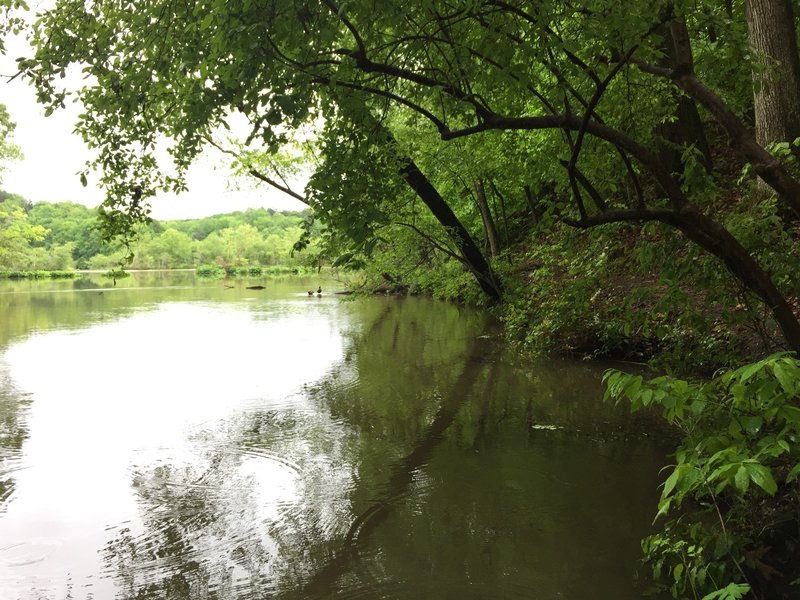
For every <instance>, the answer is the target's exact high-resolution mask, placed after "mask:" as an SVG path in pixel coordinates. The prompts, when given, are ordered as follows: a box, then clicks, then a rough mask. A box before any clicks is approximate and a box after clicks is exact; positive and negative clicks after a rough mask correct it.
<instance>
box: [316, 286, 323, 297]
mask: <svg viewBox="0 0 800 600" xmlns="http://www.w3.org/2000/svg"><path fill="white" fill-rule="evenodd" d="M321 295H322V286H319V287H318V288H317V296H321Z"/></svg>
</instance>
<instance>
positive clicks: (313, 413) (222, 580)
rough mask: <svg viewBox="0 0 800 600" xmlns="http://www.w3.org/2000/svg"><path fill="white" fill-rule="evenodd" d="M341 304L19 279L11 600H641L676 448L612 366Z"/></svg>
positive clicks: (11, 348) (5, 419) (442, 321)
mask: <svg viewBox="0 0 800 600" xmlns="http://www.w3.org/2000/svg"><path fill="white" fill-rule="evenodd" d="M253 283H260V284H262V285H264V286H265V287H264V289H258V290H252V289H246V286H247V285H252V284H253ZM319 284H321V285H322V287H323V294H322V295H321V296H319V297H318V296H316V295H313V296H309V295H308V294H307V293H306V290H309V289H316V287H317V285H319ZM229 286H232V287H229ZM340 288H341V286H339V285H338V284H337V283H336V282H333V281H327V280H321V279H317V278H283V279H281V278H277V279H265V280H262V281H250V282H242V281H234V282H223V281H204V280H198V279H196V278H195V277H194V274H193V273H190V272H181V273H136V274H134V276H133V277H132V278H128V279H124V280H119V281H117V282H116V285H114V284H113V283H112V282H111V281H110V280H107V279H104V278H101V277H99V276H84V277H83V278H81V279H79V280H75V281H0V310H2V313H1V314H2V316H3V318H2V321H0V598H2V599H3V600H5V599H6V598H8V599H14V600H16V599H25V600H28V599H37V600H38V599H40V598H47V599H54V600H56V599H57V600H62V599H64V598H70V599H74V600H83V599H86V600H88V599H96V600H101V599H103V600H104V599H107V598H124V599H134V598H136V599H149V598H153V599H155V598H159V599H162V598H163V599H167V598H168V599H187V600H188V599H191V600H198V599H237V600H239V599H251V598H252V599H255V598H279V599H282V598H286V599H301V598H303V599H305V598H399V599H418V598H437V599H440V598H441V599H449V598H452V599H468V598H476V599H477V598H486V599H489V598H491V599H495V598H508V599H515V598H535V599H544V600H549V599H575V600H584V599H587V598H591V599H593V600H605V599H608V600H612V599H613V600H626V599H634V598H639V597H641V594H642V592H643V591H644V590H645V589H646V588H647V577H646V569H645V568H643V567H642V566H641V565H640V564H639V562H638V561H639V558H640V553H641V551H640V546H639V540H640V538H641V537H643V536H644V535H646V534H647V533H648V532H649V531H650V528H651V521H652V519H653V516H654V512H655V506H656V502H657V498H658V489H657V486H658V481H659V470H660V468H661V467H662V466H663V465H664V464H665V463H666V461H667V458H666V455H667V453H668V451H669V448H668V445H667V444H666V443H665V442H664V441H663V440H662V439H661V437H660V436H659V435H657V434H654V428H653V424H652V423H650V422H648V421H647V418H646V417H642V416H631V415H629V414H628V411H627V410H626V409H624V408H614V407H611V406H608V405H606V404H604V403H603V402H602V387H601V384H600V377H601V375H602V371H603V369H604V368H605V367H606V366H607V365H605V366H604V365H599V364H594V363H590V362H570V361H554V360H550V361H530V360H524V359H522V358H520V357H519V356H518V355H517V354H516V353H515V352H514V351H513V350H510V349H508V348H506V347H505V345H504V344H503V343H502V338H501V336H500V331H499V329H498V327H497V325H496V324H495V323H494V322H493V321H492V320H491V319H489V318H488V317H487V316H486V315H484V314H482V313H480V312H476V311H472V310H468V309H465V308H460V307H457V306H453V305H449V304H444V303H437V302H433V301H429V300H426V299H419V298H393V297H385V298H384V297H375V298H367V299H356V300H352V299H350V298H345V297H343V296H340V295H337V294H334V293H332V292H333V291H335V290H336V289H340ZM637 572H638V573H640V575H641V577H637Z"/></svg>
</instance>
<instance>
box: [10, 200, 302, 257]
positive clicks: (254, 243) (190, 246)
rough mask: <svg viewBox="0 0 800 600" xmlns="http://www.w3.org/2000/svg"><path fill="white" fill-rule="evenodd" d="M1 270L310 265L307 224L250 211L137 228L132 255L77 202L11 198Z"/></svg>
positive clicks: (292, 215)
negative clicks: (298, 251) (304, 239)
mask: <svg viewBox="0 0 800 600" xmlns="http://www.w3.org/2000/svg"><path fill="white" fill-rule="evenodd" d="M0 219H2V220H3V221H2V222H3V224H4V227H3V231H2V233H0V268H2V267H7V268H15V269H47V270H66V269H72V268H76V267H77V268H81V269H86V268H90V269H100V270H103V269H109V268H116V267H118V266H119V265H127V263H126V256H127V253H128V250H129V249H130V250H132V251H133V253H134V259H133V262H132V263H131V264H130V265H128V266H133V267H134V268H139V269H156V268H160V269H175V268H192V267H194V266H195V265H196V264H199V263H202V262H209V263H219V264H220V265H221V266H222V267H233V266H240V267H243V268H256V267H262V266H263V267H268V266H272V267H277V266H287V267H290V268H297V267H300V266H302V265H303V261H304V260H305V258H306V257H305V255H298V256H293V251H292V247H293V244H294V243H295V241H296V240H297V239H298V238H299V237H300V227H299V224H300V223H301V220H302V216H301V215H299V214H297V213H291V212H276V211H274V210H271V209H251V210H248V211H244V212H235V213H229V214H225V215H215V216H211V217H206V218H203V219H187V220H183V221H166V222H164V223H160V222H158V221H152V222H151V223H149V224H148V225H138V226H137V227H136V228H135V230H134V233H135V234H136V239H135V240H133V241H132V242H131V246H130V248H129V249H128V248H124V247H123V246H122V245H121V244H120V243H119V242H118V241H117V242H111V241H108V240H104V239H103V237H102V233H101V231H100V230H99V228H98V221H97V211H96V210H93V209H90V208H87V207H85V206H82V205H80V204H75V203H72V202H59V203H49V202H37V203H36V204H29V203H28V202H26V201H25V199H24V198H22V197H20V196H15V195H13V194H4V200H2V202H0Z"/></svg>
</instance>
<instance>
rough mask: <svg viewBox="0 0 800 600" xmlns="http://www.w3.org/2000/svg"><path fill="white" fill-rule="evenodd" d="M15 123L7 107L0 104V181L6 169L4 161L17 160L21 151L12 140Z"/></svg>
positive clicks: (20, 156)
mask: <svg viewBox="0 0 800 600" xmlns="http://www.w3.org/2000/svg"><path fill="white" fill-rule="evenodd" d="M15 127H16V125H15V124H14V122H13V121H12V120H11V117H10V116H9V114H8V109H6V107H5V106H4V105H2V104H0V181H2V178H1V177H2V174H3V171H5V170H6V168H7V166H6V163H7V162H8V161H9V160H19V159H20V158H22V152H20V149H19V147H18V146H17V145H15V144H14V143H13V142H12V141H11V138H12V134H13V133H14V129H15Z"/></svg>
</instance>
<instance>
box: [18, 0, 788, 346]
mask: <svg viewBox="0 0 800 600" xmlns="http://www.w3.org/2000/svg"><path fill="white" fill-rule="evenodd" d="M710 6H711V4H709V7H710ZM700 8H702V9H703V10H705V8H706V7H705V5H704V6H702V7H700ZM697 9H698V4H697V3H696V2H688V1H685V2H674V3H672V2H662V1H659V0H649V1H647V2H641V3H635V4H625V5H624V6H623V5H621V4H613V5H609V4H608V3H605V2H600V1H598V2H590V3H587V5H586V6H585V7H583V8H581V9H576V8H575V7H573V6H572V5H560V6H558V7H550V9H549V10H543V9H541V8H536V7H530V6H528V4H527V3H523V2H513V1H504V0H483V1H480V2H458V1H454V2H448V3H445V4H442V5H433V4H431V3H427V2H412V3H405V2H404V3H400V2H386V3H382V5H381V7H380V9H379V10H376V9H375V6H374V4H373V3H371V2H366V1H357V2H350V3H348V4H347V5H346V6H338V5H336V4H335V3H334V2H333V1H332V0H322V1H320V2H314V3H306V4H303V5H302V6H295V5H294V4H293V3H286V2H266V3H259V4H258V5H257V6H256V5H255V4H249V5H243V6H242V7H236V8H233V7H228V6H225V5H219V4H216V3H202V2H201V3H200V4H196V5H195V6H193V7H186V6H176V5H173V4H167V3H161V2H156V3H150V4H144V3H141V4H140V3H136V2H134V3H129V4H124V5H117V4H111V3H105V2H95V3H88V4H87V3H84V2H79V1H78V0H61V1H60V2H58V3H57V5H56V8H55V9H54V10H51V11H46V12H45V13H44V15H43V17H42V19H41V21H40V22H39V24H38V28H37V32H36V35H35V38H34V41H35V43H36V45H37V47H38V49H37V55H36V57H35V58H34V59H31V60H25V61H22V63H21V67H22V68H23V70H24V71H25V72H26V73H27V74H28V75H29V76H30V77H32V79H33V80H34V81H35V82H36V84H37V87H38V91H39V94H40V97H41V98H42V99H43V100H44V101H45V102H46V103H48V104H49V106H50V107H56V106H58V105H59V104H60V103H61V101H62V100H63V97H64V96H63V94H64V93H65V91H64V90H62V89H60V88H58V87H57V85H58V79H57V75H58V74H59V73H60V72H61V71H62V70H63V69H64V68H66V67H67V66H69V65H70V64H74V63H80V64H81V65H85V66H84V69H85V71H86V72H87V73H89V74H91V75H92V76H93V77H94V78H95V79H94V80H93V81H96V83H93V84H91V85H89V86H87V87H86V88H84V89H83V90H82V91H81V92H80V96H81V98H82V100H83V101H84V103H85V105H86V107H87V112H86V113H85V115H84V116H83V117H82V120H81V121H80V122H79V123H78V129H79V131H81V133H82V134H83V135H84V137H85V138H86V139H87V140H88V141H89V143H90V144H91V145H92V146H94V147H95V148H96V149H97V151H98V159H97V162H98V163H99V164H100V165H103V166H105V171H104V173H105V174H104V176H103V181H104V183H105V185H106V187H107V189H108V191H109V199H108V201H107V211H106V214H108V215H109V216H111V217H113V216H117V217H119V219H120V220H119V222H118V224H117V229H118V230H122V231H125V229H126V227H127V226H128V224H129V223H130V222H131V221H135V220H136V219H140V218H142V217H143V216H144V215H146V212H147V210H146V205H145V203H144V199H145V198H146V197H147V195H148V194H151V193H153V192H154V190H155V189H157V188H159V187H170V188H173V189H177V190H179V189H181V188H182V187H183V181H182V174H183V172H184V171H185V168H186V167H187V165H188V164H189V163H190V162H191V160H192V159H193V157H194V156H196V155H197V153H198V152H199V150H200V148H201V147H202V145H203V144H204V143H205V141H206V140H208V139H211V138H213V137H214V134H215V132H216V129H217V128H218V127H220V126H222V125H223V123H224V122H225V120H226V116H227V114H228V113H229V112H230V111H232V110H236V111H239V112H241V113H243V114H244V115H245V116H246V117H248V118H249V119H250V122H251V125H252V130H251V134H250V136H249V140H250V141H253V140H259V141H260V143H261V144H263V146H264V148H265V149H266V150H267V151H275V150H277V149H278V148H279V147H280V145H281V144H282V143H284V142H286V141H287V140H288V138H289V136H290V132H291V131H292V130H293V129H295V128H298V127H300V126H302V125H308V124H309V123H314V122H315V121H317V120H318V116H319V115H322V116H324V118H325V119H327V120H337V119H339V120H342V119H343V118H344V119H345V121H347V120H349V121H351V122H353V121H356V122H358V121H360V122H361V123H365V122H367V121H368V120H369V119H370V118H371V119H374V120H376V121H377V122H378V123H380V124H381V126H383V123H384V122H386V121H385V120H384V115H389V116H393V118H394V119H396V120H403V119H416V120H417V121H418V122H419V123H420V124H422V123H425V126H427V127H430V128H433V130H435V131H436V132H437V133H438V135H439V136H440V137H441V139H442V140H445V141H452V140H456V139H460V138H465V137H472V136H482V135H485V134H486V133H487V132H490V131H503V132H508V133H513V132H517V133H520V134H521V133H523V132H524V133H525V134H526V135H527V136H528V137H529V138H536V139H537V143H538V146H539V149H540V150H541V149H546V153H545V154H541V153H537V154H531V153H528V154H527V160H528V162H529V164H530V165H533V164H536V165H537V166H538V164H539V163H541V162H542V158H543V157H552V158H554V159H555V160H552V161H551V164H554V165H556V167H560V169H561V171H560V173H559V175H558V177H557V178H556V179H555V181H556V189H557V191H559V192H560V194H561V196H562V198H563V197H564V196H566V195H568V197H569V202H568V203H563V202H562V203H561V204H559V205H558V206H557V210H558V211H559V213H560V218H561V219H562V220H563V221H564V222H567V223H570V224H572V225H574V226H575V227H579V228H590V227H597V226H602V225H607V224H609V223H614V222H634V223H641V222H646V221H657V222H660V223H663V224H665V225H667V226H669V227H673V228H675V229H677V230H678V231H680V232H681V233H683V235H685V236H686V238H687V239H689V240H691V241H692V242H693V243H695V244H698V245H699V246H700V247H702V248H703V249H704V250H706V251H707V252H709V253H711V254H712V255H714V256H716V257H717V258H718V259H719V260H720V261H721V262H722V263H723V264H724V265H725V267H726V268H727V269H728V270H729V271H730V272H731V273H732V274H733V275H734V276H735V277H736V278H738V279H739V281H740V282H741V283H742V284H743V285H744V286H745V287H746V288H747V289H749V290H750V291H751V292H752V293H753V294H755V295H756V296H757V297H758V298H759V299H760V300H761V301H762V302H763V303H764V304H765V305H766V306H767V307H768V308H769V310H771V312H772V315H773V317H774V319H775V320H776V322H777V323H779V325H780V327H781V330H782V332H783V335H784V336H785V338H786V340H787V341H788V344H789V345H790V346H791V347H792V348H795V349H800V323H798V321H797V318H796V316H795V315H794V313H793V311H792V309H791V307H790V305H789V303H788V302H787V301H786V298H785V295H784V293H783V292H782V291H781V290H780V289H779V288H778V286H776V284H775V282H774V281H772V279H771V277H770V276H769V274H768V273H767V271H766V270H765V269H764V268H763V266H762V265H760V264H759V262H758V260H756V258H755V257H754V256H753V255H752V254H751V253H750V252H749V251H748V249H747V248H746V247H745V246H744V245H743V244H742V243H741V242H740V241H739V240H738V239H737V238H736V237H735V236H733V235H732V234H731V232H730V231H728V230H727V229H726V227H725V226H724V224H723V220H724V219H723V218H722V217H721V215H717V214H712V213H709V212H707V209H706V207H705V206H704V201H703V196H702V193H700V192H698V189H699V188H698V186H694V187H692V186H687V185H686V184H685V182H684V181H683V175H684V174H682V173H673V172H671V171H670V169H669V168H665V166H664V164H663V163H662V161H661V160H660V159H659V157H658V151H657V146H658V145H657V143H656V141H655V140H654V139H653V131H655V130H656V128H657V126H658V125H659V124H661V123H663V122H665V121H668V120H670V119H672V118H673V117H674V115H675V112H676V105H675V103H676V94H675V93H674V90H675V89H676V88H677V90H679V91H680V92H681V93H683V94H686V95H688V96H689V97H691V98H693V99H694V101H695V102H697V103H698V104H700V105H701V106H703V107H704V108H705V109H706V110H707V111H709V113H711V115H712V116H713V117H714V118H715V119H717V121H718V122H719V123H720V125H721V126H722V128H723V129H725V130H726V132H727V133H728V134H729V135H730V137H731V140H732V146H733V148H734V150H735V151H736V152H738V153H739V155H740V156H741V158H742V159H743V160H745V161H746V162H748V163H749V164H750V165H751V166H752V167H753V170H754V171H755V172H756V173H757V174H758V175H759V176H760V177H761V178H762V179H763V180H764V181H765V182H766V183H767V184H768V185H769V186H771V187H772V188H773V189H774V190H775V191H776V192H778V193H779V194H780V197H781V201H782V202H783V203H785V204H786V205H787V207H788V208H789V209H790V210H793V211H794V212H796V213H798V214H800V182H798V181H797V179H795V178H794V177H792V175H791V174H790V173H789V172H788V171H787V170H786V169H785V168H784V167H783V166H782V165H781V164H780V162H778V161H777V160H776V159H774V158H773V157H772V156H771V155H770V154H769V153H768V152H767V151H766V150H765V149H764V147H763V146H762V145H760V144H758V142H757V140H756V139H755V138H754V137H753V135H752V134H751V133H750V132H749V130H748V129H747V127H746V126H745V124H744V122H743V121H742V119H741V118H740V116H738V115H737V114H735V113H734V112H733V111H732V110H731V109H730V107H729V106H728V104H727V103H726V102H725V101H724V100H723V97H722V96H720V94H718V93H716V92H715V91H713V90H711V89H710V88H709V87H708V86H707V85H705V84H704V83H703V81H702V80H701V79H700V77H699V76H698V73H697V72H696V70H695V66H694V64H693V62H692V60H691V59H690V57H691V56H692V52H691V39H690V37H689V32H688V30H687V28H686V26H685V23H686V22H687V21H689V20H691V19H692V18H694V15H695V13H696V11H697ZM174 25H178V26H174ZM665 27H666V28H668V30H669V32H670V35H671V37H672V46H673V47H674V57H675V60H676V61H677V63H676V64H675V65H674V66H669V67H667V66H663V64H660V63H661V59H662V58H663V56H664V51H663V48H664V44H663V39H662V38H659V35H658V32H659V31H663V30H664V28H665ZM232 32H236V35H232V34H231V33H232ZM432 49H435V51H432ZM112 65H118V66H115V67H112ZM344 92H347V93H344ZM677 97H681V95H680V94H678V95H677ZM353 114H356V115H361V118H360V119H353V118H352V115H353ZM343 115H344V116H343ZM420 126H422V125H420ZM373 129H374V128H373ZM387 133H388V135H386V136H383V139H382V140H378V145H386V144H389V145H391V144H392V142H391V140H392V139H393V137H392V136H394V132H393V131H388V132H387ZM163 136H167V137H168V138H171V139H173V140H174V142H173V143H172V144H171V152H172V155H173V157H174V158H175V163H176V169H177V170H176V171H175V172H168V171H165V170H163V169H159V168H158V161H157V159H156V158H155V152H154V150H155V148H156V147H157V146H158V145H159V141H160V140H161V139H162V137H163ZM517 143H519V144H521V145H523V146H524V144H525V143H526V142H522V141H519V142H517ZM609 150H610V152H609ZM522 154H524V152H522ZM415 158H416V157H411V156H406V157H405V159H406V161H407V162H405V163H402V162H401V163H399V165H398V166H399V167H400V169H399V171H400V174H401V175H404V176H405V179H406V181H407V182H408V183H409V184H410V185H411V186H412V187H413V188H414V189H415V191H416V192H417V193H418V194H419V195H420V197H422V198H423V200H424V197H425V196H427V198H429V199H436V197H438V198H440V199H442V204H441V206H442V208H443V210H444V209H445V207H446V208H447V210H449V212H450V214H453V216H456V215H455V213H454V212H453V211H452V208H451V207H450V206H449V204H448V203H447V202H445V201H444V200H443V198H442V196H441V194H439V193H438V191H436V189H435V187H434V186H433V185H431V179H430V177H428V176H422V171H421V170H419V169H414V168H413V166H414V165H415V164H416V163H415ZM612 159H613V160H612ZM529 169H530V167H529ZM550 172H551V173H552V172H553V171H552V170H550ZM626 179H627V180H628V181H629V182H630V185H629V189H630V190H631V193H629V194H624V195H623V194H620V193H618V191H615V188H616V190H619V186H618V185H616V183H614V182H619V181H624V180H626ZM520 183H522V182H520ZM525 183H528V182H525ZM612 183H613V185H612ZM433 192H436V194H435V195H434V193H433ZM437 202H438V200H437ZM429 208H431V207H430V206H429ZM432 210H433V211H434V214H436V212H435V209H433V208H432ZM443 214H444V212H442V213H441V214H440V215H437V216H441V215H443ZM440 221H441V219H440ZM459 223H460V220H458V219H456V220H453V221H451V222H450V223H449V224H447V225H446V227H447V231H448V234H449V235H451V236H452V234H453V233H454V232H456V237H455V238H453V237H451V239H453V240H454V241H455V243H456V245H457V247H458V248H459V250H462V249H464V248H468V247H469V241H468V237H467V236H464V235H460V234H458V231H459V226H458V224H459ZM351 226H352V227H354V228H359V227H364V223H363V222H360V221H359V220H358V219H353V220H352V221H351ZM463 231H466V229H465V228H463ZM464 256H466V255H463V253H462V257H464ZM474 258H475V260H472V258H467V259H466V263H467V265H472V266H473V267H474V266H475V265H479V262H480V260H479V259H480V258H482V256H480V257H478V256H476V257H474ZM475 272H476V278H477V279H478V280H479V281H481V282H482V285H485V288H486V290H487V293H490V290H491V289H492V287H495V289H497V288H496V286H492V285H491V280H492V275H491V272H490V271H488V270H485V269H483V268H481V267H480V266H479V268H477V269H475Z"/></svg>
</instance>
